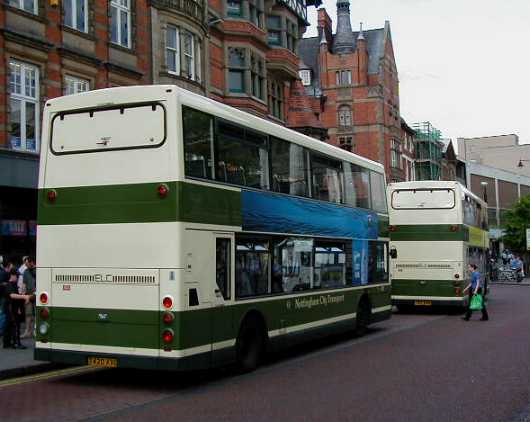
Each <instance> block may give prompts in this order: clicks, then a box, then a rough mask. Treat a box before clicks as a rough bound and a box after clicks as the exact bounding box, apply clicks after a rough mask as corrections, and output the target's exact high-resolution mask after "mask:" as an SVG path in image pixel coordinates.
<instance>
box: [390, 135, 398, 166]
mask: <svg viewBox="0 0 530 422" xmlns="http://www.w3.org/2000/svg"><path fill="white" fill-rule="evenodd" d="M390 166H391V167H393V168H398V169H399V168H401V144H400V142H399V141H398V140H396V139H392V140H391V141H390Z"/></svg>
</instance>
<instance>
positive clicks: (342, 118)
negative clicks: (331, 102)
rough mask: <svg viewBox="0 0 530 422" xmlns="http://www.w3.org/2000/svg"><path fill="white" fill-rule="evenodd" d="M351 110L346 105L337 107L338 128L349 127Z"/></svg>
mask: <svg viewBox="0 0 530 422" xmlns="http://www.w3.org/2000/svg"><path fill="white" fill-rule="evenodd" d="M351 125H352V118H351V109H350V107H348V106H347V105H343V106H340V107H339V126H351Z"/></svg>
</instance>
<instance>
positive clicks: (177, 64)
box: [165, 25, 180, 76]
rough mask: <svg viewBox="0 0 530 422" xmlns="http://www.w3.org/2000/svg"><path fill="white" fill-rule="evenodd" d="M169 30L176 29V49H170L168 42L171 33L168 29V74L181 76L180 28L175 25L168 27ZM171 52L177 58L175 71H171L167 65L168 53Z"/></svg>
mask: <svg viewBox="0 0 530 422" xmlns="http://www.w3.org/2000/svg"><path fill="white" fill-rule="evenodd" d="M167 27H168V28H171V29H175V48H173V47H169V44H168V42H167V40H168V34H169V31H168V30H167V28H166V56H165V59H166V68H167V71H168V73H171V74H172V75H178V76H180V28H179V27H178V26H175V25H168V26H167ZM168 50H169V51H171V52H172V54H174V56H175V70H170V69H169V67H168V63H167V51H168Z"/></svg>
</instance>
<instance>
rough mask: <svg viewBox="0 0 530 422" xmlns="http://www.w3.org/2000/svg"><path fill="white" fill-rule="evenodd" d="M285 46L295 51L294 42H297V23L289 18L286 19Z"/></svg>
mask: <svg viewBox="0 0 530 422" xmlns="http://www.w3.org/2000/svg"><path fill="white" fill-rule="evenodd" d="M286 23H287V46H286V47H287V48H288V49H289V50H291V51H292V52H293V53H296V43H297V39H298V37H297V29H298V27H297V25H296V24H295V23H293V22H291V21H290V20H287V22H286Z"/></svg>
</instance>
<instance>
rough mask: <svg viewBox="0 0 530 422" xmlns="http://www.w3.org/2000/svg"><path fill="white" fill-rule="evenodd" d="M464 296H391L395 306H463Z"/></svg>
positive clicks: (466, 299) (465, 298)
mask: <svg viewBox="0 0 530 422" xmlns="http://www.w3.org/2000/svg"><path fill="white" fill-rule="evenodd" d="M467 302H468V298H467V296H466V297H423V296H418V297H414V296H392V305H396V306H400V305H401V306H418V307H428V306H450V307H455V308H464V307H466V306H467Z"/></svg>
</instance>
